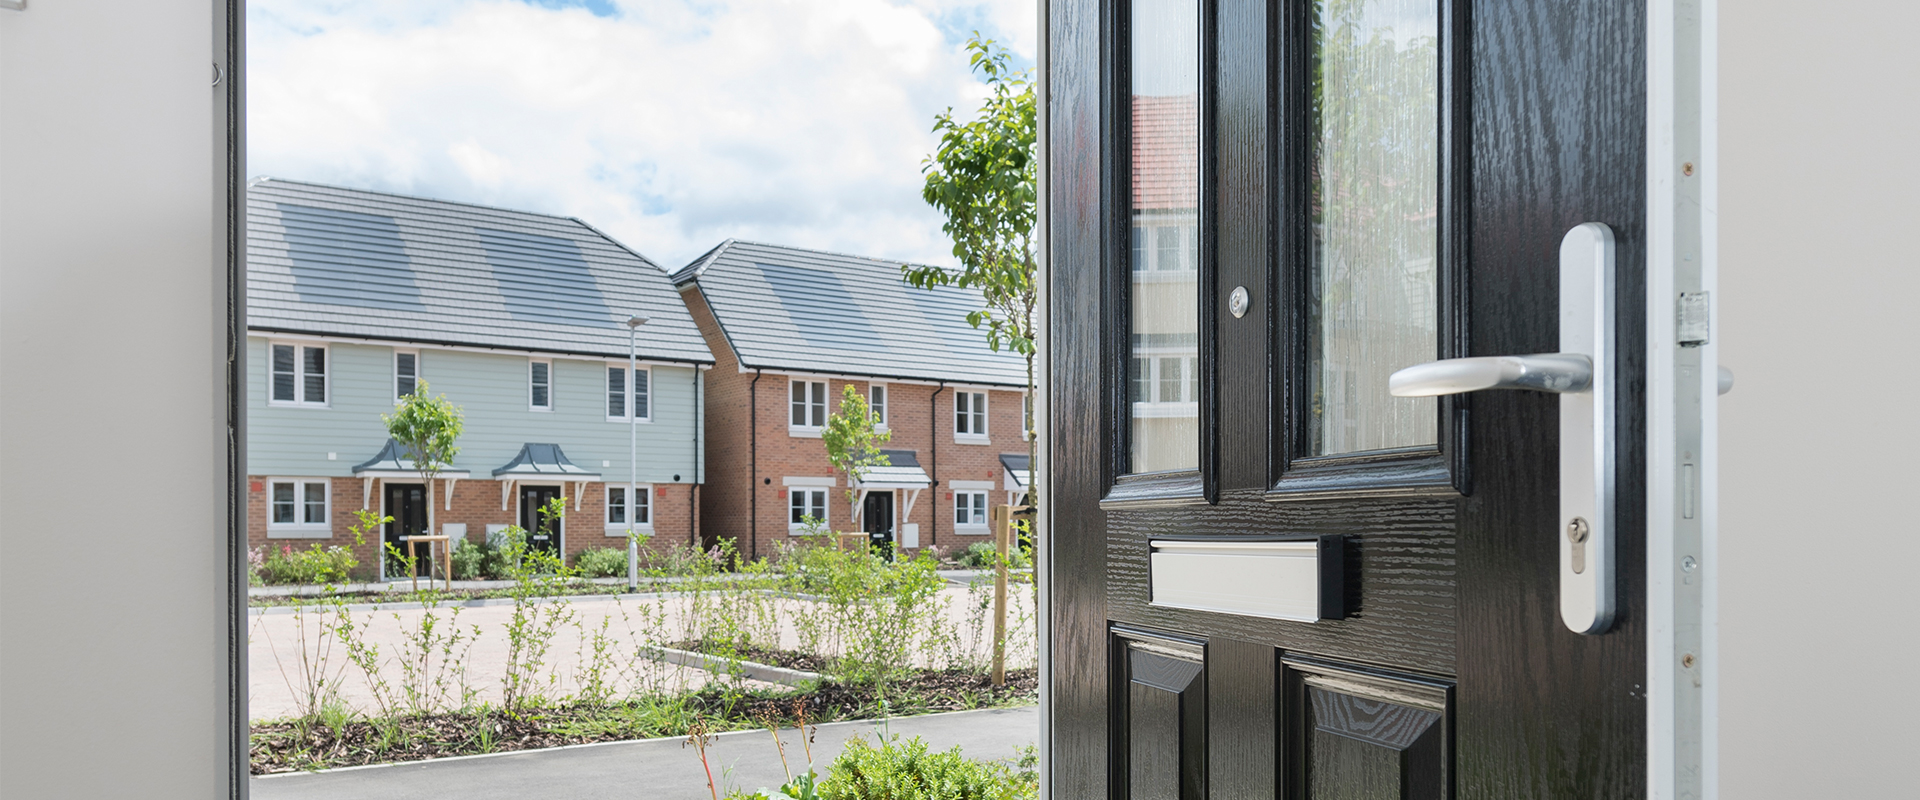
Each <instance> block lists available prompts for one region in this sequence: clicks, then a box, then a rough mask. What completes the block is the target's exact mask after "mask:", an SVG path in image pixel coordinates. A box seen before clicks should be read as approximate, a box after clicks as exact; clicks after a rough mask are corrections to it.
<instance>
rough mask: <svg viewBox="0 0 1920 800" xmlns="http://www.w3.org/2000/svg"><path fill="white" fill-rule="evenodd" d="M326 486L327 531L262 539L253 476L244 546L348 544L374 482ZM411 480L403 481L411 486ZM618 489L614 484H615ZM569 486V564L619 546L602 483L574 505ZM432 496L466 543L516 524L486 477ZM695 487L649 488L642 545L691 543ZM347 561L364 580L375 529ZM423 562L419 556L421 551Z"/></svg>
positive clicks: (377, 495)
mask: <svg viewBox="0 0 1920 800" xmlns="http://www.w3.org/2000/svg"><path fill="white" fill-rule="evenodd" d="M331 480H332V486H331V495H332V508H331V511H330V514H329V516H330V517H331V519H332V532H331V535H330V536H328V537H326V538H299V539H292V538H289V539H270V538H268V535H267V520H268V511H269V509H268V507H267V504H268V499H267V490H268V487H267V485H266V484H267V478H266V477H265V476H253V477H250V478H248V483H247V489H248V491H247V544H248V546H249V547H268V548H272V549H274V550H278V549H281V548H282V547H292V548H293V549H296V550H304V549H306V548H307V547H308V546H310V545H313V544H318V545H321V546H322V547H331V546H334V545H339V546H345V547H352V543H353V535H352V533H351V529H352V526H353V524H354V522H355V520H356V519H357V517H356V515H355V513H354V512H355V511H358V510H359V509H360V508H362V505H361V503H362V501H363V499H365V500H366V501H368V502H367V505H366V506H365V507H366V508H367V509H368V510H371V511H374V512H376V513H378V512H380V511H381V496H382V494H383V491H382V488H381V487H382V483H381V482H380V481H374V482H373V487H372V493H371V496H370V497H369V496H367V495H366V494H365V493H364V492H365V486H366V484H365V481H363V480H362V479H360V478H333V479H331ZM412 482H413V481H409V483H412ZM616 485H618V484H616ZM574 486H575V484H571V483H569V484H566V485H565V486H564V487H563V488H562V491H563V492H564V493H565V494H566V497H567V517H566V520H565V522H564V523H563V525H565V531H564V534H565V535H564V536H563V540H564V542H565V544H566V555H567V559H568V561H569V562H571V561H572V560H573V559H574V558H576V557H578V556H579V555H580V553H581V552H582V551H584V550H586V549H588V548H591V547H613V548H620V547H625V538H626V537H625V536H624V535H613V536H609V535H607V532H606V525H605V522H604V520H605V519H606V514H607V506H606V500H607V492H606V486H605V485H604V484H599V483H588V484H586V485H585V488H586V491H584V492H583V493H582V494H581V495H580V497H579V498H578V501H577V502H576V500H575V498H574V497H573V490H574ZM436 487H437V489H438V490H439V491H436V492H435V495H436V497H435V502H436V503H437V504H438V507H437V508H435V509H434V523H435V524H436V525H446V524H448V523H458V524H465V525H466V526H467V538H468V539H469V540H472V541H476V542H477V541H480V540H482V539H483V538H484V537H485V536H486V533H487V526H488V525H511V524H517V523H518V521H519V520H518V517H517V516H516V515H517V511H516V508H517V506H516V503H515V500H516V498H515V497H514V495H515V494H518V492H517V491H515V492H514V493H512V494H509V495H508V496H507V500H506V508H505V509H502V508H501V502H500V492H501V484H500V482H499V481H494V480H461V481H457V482H455V484H454V489H453V498H452V502H451V503H449V502H448V500H447V497H446V496H445V494H444V492H445V487H446V482H445V481H444V480H442V481H439V482H437V484H436ZM699 495H700V488H699V487H697V486H695V485H693V484H686V483H667V484H655V485H654V486H653V494H652V503H653V507H652V517H653V536H652V537H651V538H650V539H649V540H648V541H647V545H646V546H647V548H648V549H651V550H658V549H663V548H668V547H681V546H685V545H687V544H688V543H690V542H692V541H694V539H695V531H697V529H698V528H697V525H698V522H699V508H698V506H699V499H700V498H699ZM353 550H354V557H355V558H358V559H359V560H360V563H361V564H362V568H361V571H362V572H363V573H365V574H363V575H359V576H357V577H362V578H371V577H373V575H374V574H375V573H374V569H375V567H376V565H377V564H378V562H377V561H376V560H375V556H376V554H377V553H379V552H380V532H379V531H377V530H376V531H373V532H370V533H369V534H368V536H367V537H366V541H365V542H364V543H362V544H361V545H360V546H358V547H353ZM420 555H421V557H422V558H424V557H425V556H426V553H425V552H424V551H422V552H421V554H420Z"/></svg>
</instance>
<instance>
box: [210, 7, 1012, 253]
mask: <svg viewBox="0 0 1920 800" xmlns="http://www.w3.org/2000/svg"><path fill="white" fill-rule="evenodd" d="M973 30H980V31H981V32H982V33H984V34H986V35H988V36H990V37H992V38H995V39H998V40H1000V41H1001V42H1003V43H1005V44H1006V45H1008V46H1009V47H1010V48H1011V49H1012V50H1013V51H1014V53H1015V56H1016V58H1017V59H1018V60H1019V61H1020V62H1021V63H1022V64H1023V65H1031V63H1032V60H1033V57H1034V50H1033V48H1034V40H1035V7H1034V0H975V1H973V2H967V1H965V0H951V1H944V2H943V1H940V0H405V1H404V2H395V0H385V1H384V2H380V1H375V0H253V2H251V3H249V6H248V50H249V53H248V56H249V62H248V79H249V84H248V98H247V99H248V124H249V129H248V158H249V171H250V172H252V173H253V174H254V175H271V176H274V177H279V178H291V179H297V180H310V181H318V182H323V183H333V184H340V185H345V186H355V187H362V188H369V189H379V190H383V191H393V192H402V193H407V194H418V195H424V196H430V197H441V198H447V199H453V200H464V201H470V202H478V203H486V204H489V205H498V206H506V207H511V208H522V209H527V210H532V211H541V212H546V213H554V214H563V215H568V216H577V217H580V218H581V219H584V220H586V221H587V222H589V223H591V224H593V225H594V226H596V227H599V228H600V229H602V230H604V231H606V232H608V233H610V234H612V235H613V236H614V237H615V238H618V239H620V240H621V241H622V242H625V243H626V244H627V245H628V246H630V247H633V248H634V249H636V250H639V251H640V252H641V253H644V254H646V255H647V256H649V257H651V258H653V259H654V260H655V261H658V262H659V263H660V264H661V265H663V266H665V267H668V268H669V269H671V268H674V267H677V266H679V265H681V264H684V263H686V262H687V261H689V260H691V259H692V258H694V257H696V256H698V255H699V254H700V253H702V252H705V251H706V250H707V249H708V248H709V247H712V246H713V245H714V244H716V243H718V242H720V241H721V240H723V239H726V238H728V237H737V238H743V239H753V240H760V241H770V242H776V243H781V244H792V245H799V246H804V247H816V248H821V249H828V250H836V251H842V252H851V253H858V254H862V255H872V256H879V257H884V258H894V259H901V260H910V261H923V262H936V263H946V262H950V261H951V256H950V254H949V247H950V245H949V244H948V243H947V242H946V240H945V239H944V237H943V236H942V234H941V233H940V218H939V216H938V215H937V214H935V213H934V212H933V211H932V210H931V209H929V208H927V207H926V205H925V203H923V202H922V201H921V200H920V196H919V187H920V167H921V160H922V159H923V158H924V157H925V156H926V155H927V154H928V153H930V152H931V151H932V149H933V146H934V138H933V136H932V134H931V133H930V132H929V130H928V129H929V127H930V125H931V124H932V120H933V115H934V114H936V113H938V112H939V111H941V110H943V109H945V108H947V107H948V106H955V107H957V108H960V109H962V110H967V111H970V110H971V109H972V108H973V107H974V106H975V105H976V104H977V103H978V101H979V98H980V97H982V96H984V93H985V90H984V88H983V87H981V86H980V85H979V84H978V83H977V82H976V80H975V79H974V76H973V75H971V74H970V73H969V72H968V69H967V59H966V54H965V52H964V49H963V47H962V44H963V42H964V41H965V38H966V36H967V34H968V33H969V32H970V31H973Z"/></svg>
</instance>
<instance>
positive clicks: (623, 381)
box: [607, 364, 653, 422]
mask: <svg viewBox="0 0 1920 800" xmlns="http://www.w3.org/2000/svg"><path fill="white" fill-rule="evenodd" d="M652 378H653V374H652V368H650V367H635V368H634V370H633V380H631V381H629V380H627V367H626V365H625V364H619V365H614V364H608V365H607V420H608V421H610V422H626V421H627V420H629V419H638V420H640V421H641V422H652V421H653V402H652V397H651V396H650V394H651V392H652V388H653V380H652ZM628 411H632V412H633V416H632V417H628V416H627V412H628Z"/></svg>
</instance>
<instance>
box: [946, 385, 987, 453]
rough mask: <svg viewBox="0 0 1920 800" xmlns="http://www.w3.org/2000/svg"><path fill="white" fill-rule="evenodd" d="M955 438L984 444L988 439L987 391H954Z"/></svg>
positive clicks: (960, 440)
mask: <svg viewBox="0 0 1920 800" xmlns="http://www.w3.org/2000/svg"><path fill="white" fill-rule="evenodd" d="M953 440H954V441H956V442H967V443H973V444H983V443H985V442H986V441H987V393H986V392H968V391H956V392H954V393H953Z"/></svg>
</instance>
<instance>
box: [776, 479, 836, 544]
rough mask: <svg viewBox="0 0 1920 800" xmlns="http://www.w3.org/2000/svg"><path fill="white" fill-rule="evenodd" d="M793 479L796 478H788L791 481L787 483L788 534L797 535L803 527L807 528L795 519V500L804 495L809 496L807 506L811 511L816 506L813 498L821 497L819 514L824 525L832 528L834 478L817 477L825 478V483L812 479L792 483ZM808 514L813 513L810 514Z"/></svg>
mask: <svg viewBox="0 0 1920 800" xmlns="http://www.w3.org/2000/svg"><path fill="white" fill-rule="evenodd" d="M793 480H795V479H793V478H788V479H787V481H789V482H787V483H786V484H785V485H786V489H787V535H788V536H794V535H797V534H799V533H800V531H801V530H802V529H804V528H806V525H805V524H804V523H800V522H794V521H793V501H794V500H796V499H799V498H800V497H801V496H802V495H805V496H806V497H807V503H806V506H807V509H808V510H809V511H811V510H812V508H813V507H814V503H813V498H815V497H818V498H820V504H819V508H820V514H819V516H818V518H819V520H820V524H821V525H822V526H828V529H829V530H831V527H830V526H832V525H833V483H832V482H833V479H832V478H824V479H816V480H823V481H825V483H815V482H812V481H809V482H807V483H791V482H790V481H793ZM808 516H813V515H811V514H809V515H808Z"/></svg>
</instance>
